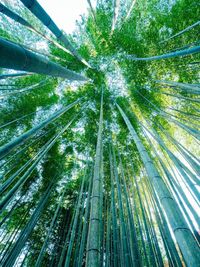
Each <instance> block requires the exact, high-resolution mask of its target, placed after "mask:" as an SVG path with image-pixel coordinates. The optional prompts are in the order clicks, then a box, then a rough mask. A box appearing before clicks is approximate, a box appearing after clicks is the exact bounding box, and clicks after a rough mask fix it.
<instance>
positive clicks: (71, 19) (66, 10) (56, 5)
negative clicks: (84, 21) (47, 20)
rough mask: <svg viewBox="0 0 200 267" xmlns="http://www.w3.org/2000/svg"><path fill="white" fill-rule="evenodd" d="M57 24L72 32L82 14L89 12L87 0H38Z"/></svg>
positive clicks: (67, 31)
mask: <svg viewBox="0 0 200 267" xmlns="http://www.w3.org/2000/svg"><path fill="white" fill-rule="evenodd" d="M38 2H39V3H40V4H41V6H42V7H43V8H44V9H45V10H46V12H47V13H48V14H49V15H50V17H51V18H52V19H53V20H54V22H55V23H56V24H57V26H58V27H59V28H60V29H62V30H64V31H65V32H66V33H72V31H73V30H74V29H75V24H76V20H80V14H87V10H88V3H87V0H38Z"/></svg>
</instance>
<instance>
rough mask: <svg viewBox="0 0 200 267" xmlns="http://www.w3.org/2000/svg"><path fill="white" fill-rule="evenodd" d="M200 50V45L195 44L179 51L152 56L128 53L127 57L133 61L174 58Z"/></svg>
mask: <svg viewBox="0 0 200 267" xmlns="http://www.w3.org/2000/svg"><path fill="white" fill-rule="evenodd" d="M199 52H200V46H194V47H192V48H188V49H183V50H179V51H175V52H172V53H166V54H163V55H158V56H152V57H140V58H139V57H135V56H133V55H127V56H126V58H127V59H129V60H133V61H151V60H158V59H166V58H174V57H181V56H188V55H192V54H195V53H199Z"/></svg>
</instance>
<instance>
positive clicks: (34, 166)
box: [0, 116, 76, 212]
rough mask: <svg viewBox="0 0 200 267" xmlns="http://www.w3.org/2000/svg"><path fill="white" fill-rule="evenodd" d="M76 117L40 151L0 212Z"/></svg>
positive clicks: (4, 201) (0, 206) (3, 201)
mask: <svg viewBox="0 0 200 267" xmlns="http://www.w3.org/2000/svg"><path fill="white" fill-rule="evenodd" d="M75 118H76V116H75V117H74V118H73V119H72V120H71V121H70V122H69V123H68V124H67V125H66V126H65V127H63V128H62V130H61V131H60V132H59V133H58V134H56V135H55V136H53V138H52V139H50V140H49V141H48V142H47V143H46V144H45V145H44V146H43V148H42V149H41V150H40V152H39V156H38V157H37V158H36V160H35V161H34V162H33V163H32V165H31V166H30V167H29V168H28V169H27V170H26V172H25V173H24V174H23V175H22V177H21V178H20V179H19V180H18V181H17V183H16V184H15V185H14V186H13V187H12V189H11V190H10V191H9V192H8V193H7V195H6V196H5V197H4V198H3V199H2V201H1V202H0V211H1V212H2V210H3V209H4V208H5V207H6V206H7V205H8V203H9V202H10V200H11V199H12V198H13V197H14V195H15V193H16V192H17V191H18V190H19V188H20V187H21V186H22V185H23V184H24V183H25V182H26V181H27V180H28V178H29V176H30V175H31V173H32V172H33V170H34V169H35V168H36V166H37V164H38V163H39V162H40V160H41V159H42V158H43V157H44V156H45V155H46V153H47V152H48V151H49V150H50V149H51V148H52V147H53V145H54V144H55V143H56V141H57V139H58V138H59V137H60V136H61V135H62V134H63V133H64V132H65V131H66V130H67V129H68V127H69V126H70V125H71V124H72V123H73V121H74V119H75Z"/></svg>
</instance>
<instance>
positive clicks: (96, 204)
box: [86, 92, 103, 267]
mask: <svg viewBox="0 0 200 267" xmlns="http://www.w3.org/2000/svg"><path fill="white" fill-rule="evenodd" d="M102 131H103V92H102V96H101V109H100V118H99V130H98V138H97V146H96V157H95V165H94V176H93V186H92V195H91V202H90V205H91V208H90V221H89V230H88V237H87V251H86V266H87V267H98V266H99V262H100V248H101V244H100V242H99V241H100V232H99V229H100V214H99V209H100V194H101V192H100V190H101V189H100V185H101V181H100V179H101V173H100V171H101V155H102V152H101V151H102V149H103V147H102Z"/></svg>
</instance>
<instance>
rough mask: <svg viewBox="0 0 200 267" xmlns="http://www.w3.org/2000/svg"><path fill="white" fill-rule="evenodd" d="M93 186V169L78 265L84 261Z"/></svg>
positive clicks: (90, 177) (90, 176)
mask: <svg viewBox="0 0 200 267" xmlns="http://www.w3.org/2000/svg"><path fill="white" fill-rule="evenodd" d="M91 188H92V171H91V173H90V175H89V188H88V195H87V203H86V208H85V215H84V222H83V230H82V237H81V242H80V248H79V256H78V264H77V266H81V265H82V261H83V253H84V249H85V244H86V238H87V230H88V219H89V211H90V196H91Z"/></svg>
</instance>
